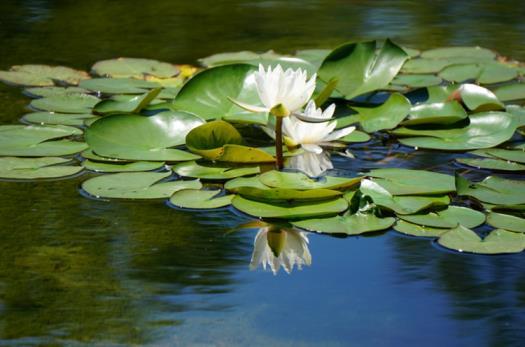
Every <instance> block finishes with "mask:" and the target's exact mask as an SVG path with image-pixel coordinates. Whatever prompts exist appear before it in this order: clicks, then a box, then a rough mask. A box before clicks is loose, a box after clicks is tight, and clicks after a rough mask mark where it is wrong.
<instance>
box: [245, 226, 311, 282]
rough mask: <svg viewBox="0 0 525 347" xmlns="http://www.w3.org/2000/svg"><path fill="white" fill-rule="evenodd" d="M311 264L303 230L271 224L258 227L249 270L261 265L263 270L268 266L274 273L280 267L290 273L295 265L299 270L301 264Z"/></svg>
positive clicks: (306, 239)
mask: <svg viewBox="0 0 525 347" xmlns="http://www.w3.org/2000/svg"><path fill="white" fill-rule="evenodd" d="M311 264H312V256H311V255H310V251H309V250H308V237H307V236H306V233H305V232H302V231H298V230H295V229H292V228H279V227H276V226H273V225H267V226H265V227H263V228H260V229H259V232H258V233H257V235H256V236H255V241H254V248H253V253H252V259H251V261H250V270H255V269H256V268H257V267H258V266H259V265H262V267H263V269H264V270H266V269H267V267H269V268H270V269H271V270H272V272H273V274H274V275H276V274H277V272H279V269H280V268H281V267H283V269H284V271H286V272H287V273H291V272H292V270H293V269H294V267H295V266H297V268H298V269H299V270H301V269H302V267H303V265H307V266H310V265H311Z"/></svg>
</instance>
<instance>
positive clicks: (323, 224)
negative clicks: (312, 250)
mask: <svg viewBox="0 0 525 347" xmlns="http://www.w3.org/2000/svg"><path fill="white" fill-rule="evenodd" d="M395 221H396V220H395V218H392V217H387V218H379V217H376V216H375V215H373V214H371V213H361V212H358V213H356V214H352V215H345V216H335V217H332V218H317V219H307V220H303V221H299V222H294V223H292V224H293V225H295V226H297V227H299V228H302V229H306V230H309V231H315V232H318V233H326V234H346V235H359V234H364V233H368V232H374V231H380V230H385V229H388V228H390V227H391V226H392V225H393V224H394V223H395Z"/></svg>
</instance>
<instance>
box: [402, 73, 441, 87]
mask: <svg viewBox="0 0 525 347" xmlns="http://www.w3.org/2000/svg"><path fill="white" fill-rule="evenodd" d="M441 82H443V80H442V79H441V78H439V77H438V76H436V75H431V74H411V75H397V76H396V77H395V78H394V79H393V80H392V84H393V85H398V86H407V87H410V88H421V87H430V86H435V85H439V84H441Z"/></svg>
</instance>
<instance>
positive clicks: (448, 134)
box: [393, 112, 518, 151]
mask: <svg viewBox="0 0 525 347" xmlns="http://www.w3.org/2000/svg"><path fill="white" fill-rule="evenodd" d="M469 118H470V124H469V125H467V126H465V127H462V128H453V129H445V130H421V129H409V128H398V129H395V130H394V131H393V133H394V134H396V135H400V136H419V137H410V138H400V139H399V142H401V143H402V144H404V145H406V146H412V147H418V148H432V149H442V150H449V151H463V150H471V149H480V148H490V147H495V146H497V145H499V144H501V143H503V142H505V141H508V140H510V139H511V138H512V136H513V135H514V132H515V131H516V128H517V126H518V122H517V120H516V118H515V117H513V116H512V115H511V114H509V113H506V112H482V113H476V114H473V115H470V117H469Z"/></svg>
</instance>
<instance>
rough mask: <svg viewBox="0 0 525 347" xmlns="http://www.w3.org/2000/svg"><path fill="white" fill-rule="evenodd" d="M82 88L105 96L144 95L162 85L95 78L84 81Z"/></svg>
mask: <svg viewBox="0 0 525 347" xmlns="http://www.w3.org/2000/svg"><path fill="white" fill-rule="evenodd" d="M80 87H81V88H85V89H88V90H91V91H94V92H97V93H103V94H144V93H146V92H147V91H148V89H155V88H159V87H160V84H158V83H155V82H149V81H143V80H136V79H132V78H93V79H90V80H86V81H82V82H81V83H80Z"/></svg>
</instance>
